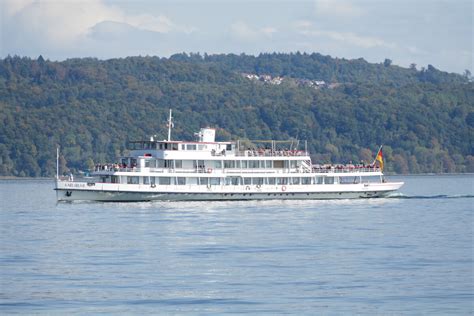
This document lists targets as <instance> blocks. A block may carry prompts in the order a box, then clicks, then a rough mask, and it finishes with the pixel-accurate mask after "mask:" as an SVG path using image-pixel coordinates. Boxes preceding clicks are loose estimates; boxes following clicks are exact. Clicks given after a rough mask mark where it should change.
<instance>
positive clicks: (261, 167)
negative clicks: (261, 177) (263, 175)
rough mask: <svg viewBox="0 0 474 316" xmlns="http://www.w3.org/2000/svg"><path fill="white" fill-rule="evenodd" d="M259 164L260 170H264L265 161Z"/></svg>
mask: <svg viewBox="0 0 474 316" xmlns="http://www.w3.org/2000/svg"><path fill="white" fill-rule="evenodd" d="M259 164H260V169H265V161H264V160H261V161H260V163H259Z"/></svg>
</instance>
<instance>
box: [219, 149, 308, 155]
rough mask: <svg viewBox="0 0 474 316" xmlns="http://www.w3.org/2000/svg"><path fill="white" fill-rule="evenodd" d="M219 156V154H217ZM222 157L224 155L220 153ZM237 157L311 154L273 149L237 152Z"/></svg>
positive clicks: (302, 151)
mask: <svg viewBox="0 0 474 316" xmlns="http://www.w3.org/2000/svg"><path fill="white" fill-rule="evenodd" d="M216 155H218V154H216ZM219 155H222V153H219ZM235 156H237V157H302V156H309V153H308V152H306V151H304V150H271V149H255V150H252V149H249V150H236V151H235Z"/></svg>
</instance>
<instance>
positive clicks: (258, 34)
mask: <svg viewBox="0 0 474 316" xmlns="http://www.w3.org/2000/svg"><path fill="white" fill-rule="evenodd" d="M230 30H231V33H232V34H233V35H234V36H235V37H237V38H238V39H240V40H245V41H255V40H258V39H261V38H262V37H266V38H269V37H272V36H273V34H275V33H276V32H277V29H276V28H273V27H263V28H254V27H250V26H249V25H248V24H246V23H245V22H243V21H238V22H235V23H233V24H232V25H231V26H230Z"/></svg>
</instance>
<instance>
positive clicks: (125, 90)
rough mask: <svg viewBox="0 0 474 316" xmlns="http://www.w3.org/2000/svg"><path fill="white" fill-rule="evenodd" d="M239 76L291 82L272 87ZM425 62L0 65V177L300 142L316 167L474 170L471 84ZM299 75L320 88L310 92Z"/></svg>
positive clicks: (315, 59) (197, 59) (177, 60)
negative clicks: (255, 142) (252, 142)
mask: <svg viewBox="0 0 474 316" xmlns="http://www.w3.org/2000/svg"><path fill="white" fill-rule="evenodd" d="M242 73H246V74H255V75H269V76H273V77H277V76H278V77H282V78H292V79H294V80H283V81H282V82H281V83H280V84H268V83H266V82H262V81H259V80H257V81H255V80H249V79H247V78H245V77H244V76H242ZM467 77H468V76H461V75H457V74H448V73H445V72H442V71H439V70H437V69H435V68H434V67H432V66H428V67H427V69H420V70H417V69H416V66H415V65H412V67H410V68H409V69H407V68H401V67H398V66H394V65H392V64H391V62H390V60H385V61H384V62H383V63H380V64H370V63H368V62H366V61H364V60H362V59H357V60H345V59H333V58H331V57H328V56H322V55H319V54H310V55H309V54H299V53H296V54H262V55H260V56H248V55H209V56H208V55H204V56H201V55H198V54H192V55H186V54H178V55H174V56H172V57H170V58H158V57H129V58H125V59H111V60H105V61H102V60H97V59H91V58H84V59H70V60H66V61H64V62H51V61H47V60H44V59H43V58H42V57H39V58H38V59H36V60H33V59H29V58H20V57H7V58H5V59H0V175H14V176H32V177H36V176H52V175H54V172H55V171H54V170H55V150H56V145H57V144H59V145H60V146H61V152H62V155H63V156H62V157H61V164H62V165H63V170H66V168H69V169H70V170H71V171H72V172H77V171H80V170H87V169H88V168H90V167H91V166H93V165H94V164H96V163H102V162H106V161H114V160H115V157H117V156H119V155H121V154H122V153H124V151H125V148H126V143H127V141H128V140H136V139H142V138H145V137H146V138H148V137H149V136H150V135H154V134H156V135H158V137H159V138H161V139H164V138H165V135H166V131H165V130H166V126H165V120H166V117H167V113H168V110H169V109H170V108H172V109H173V111H174V116H175V128H174V129H173V138H175V139H183V138H184V139H192V138H193V133H194V132H196V131H197V130H198V129H199V128H200V127H203V126H213V127H217V128H218V138H219V139H220V140H228V139H237V138H239V139H271V138H273V139H288V138H297V139H300V140H307V141H308V145H309V149H310V151H311V152H313V153H314V155H313V158H314V162H315V163H326V162H330V161H332V162H341V163H344V162H349V161H359V160H361V159H363V160H365V161H369V160H371V159H373V156H374V154H375V151H376V150H377V148H378V146H379V145H380V144H383V145H384V155H385V159H386V169H387V170H388V171H389V172H397V173H408V172H411V173H420V172H474V156H473V155H474V150H473V128H474V85H473V83H472V82H469V80H468V78H467ZM302 80H319V81H324V82H325V83H326V85H324V86H321V87H310V86H305V85H299V84H295V83H296V82H299V81H302Z"/></svg>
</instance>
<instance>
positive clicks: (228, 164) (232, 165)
mask: <svg viewBox="0 0 474 316" xmlns="http://www.w3.org/2000/svg"><path fill="white" fill-rule="evenodd" d="M224 168H232V169H233V168H235V161H234V160H225V161H224Z"/></svg>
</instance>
